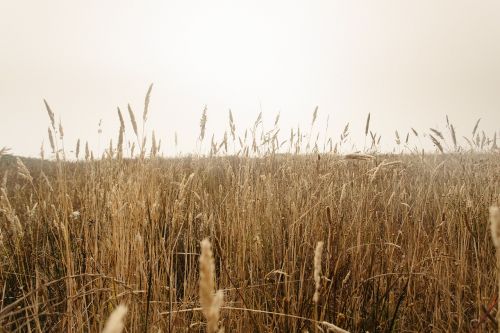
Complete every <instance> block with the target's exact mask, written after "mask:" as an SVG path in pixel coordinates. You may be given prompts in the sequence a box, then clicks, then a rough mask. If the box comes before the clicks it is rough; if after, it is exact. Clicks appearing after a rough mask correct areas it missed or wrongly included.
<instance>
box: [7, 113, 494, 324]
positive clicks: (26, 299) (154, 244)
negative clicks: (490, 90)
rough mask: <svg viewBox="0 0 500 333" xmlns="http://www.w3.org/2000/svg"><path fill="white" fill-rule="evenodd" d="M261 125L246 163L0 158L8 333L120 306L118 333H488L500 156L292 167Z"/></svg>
mask: <svg viewBox="0 0 500 333" xmlns="http://www.w3.org/2000/svg"><path fill="white" fill-rule="evenodd" d="M47 108H48V107H47ZM48 109H49V108H48ZM130 111H131V109H130ZM50 114H51V113H50V112H49V115H50ZM203 114H204V116H203V117H202V121H201V124H200V125H202V126H200V129H201V131H202V132H203V133H202V134H200V145H201V141H202V139H203V137H204V134H205V133H204V131H205V128H204V122H206V110H205V111H204V113H203ZM130 116H131V119H134V116H133V113H132V112H130ZM120 117H121V114H120ZM230 117H231V119H232V116H230ZM316 117H317V115H316V116H315V118H316ZM51 118H52V117H51ZM144 118H146V117H144ZM203 118H205V120H203ZM51 122H52V119H51ZM134 122H135V119H134V120H133V121H132V127H133V131H134V134H135V135H137V136H138V135H139V134H140V133H138V132H137V129H136V128H137V125H135V126H134ZM230 123H231V128H233V127H234V123H233V120H231V121H230ZM256 123H257V125H255V126H254V127H253V130H254V133H252V131H249V132H248V133H249V134H248V140H249V141H246V140H247V137H246V135H245V136H243V135H241V136H239V135H238V134H237V133H235V135H234V136H233V134H232V133H233V132H231V131H230V133H231V135H230V136H229V137H227V136H225V139H224V141H222V142H225V143H226V144H227V141H228V140H230V138H231V137H233V140H234V138H236V139H237V140H241V142H242V144H241V145H239V146H240V147H241V150H240V151H239V152H237V153H235V155H237V156H218V155H220V153H219V154H217V153H215V154H214V156H212V157H202V156H198V157H182V158H173V159H167V158H160V157H155V156H157V152H158V150H159V149H158V147H156V148H155V149H154V151H155V153H154V154H152V157H151V158H148V157H147V156H145V154H144V151H145V149H144V146H141V147H140V148H141V154H140V155H139V156H140V158H134V159H126V158H113V156H117V153H116V152H115V153H114V154H113V152H110V153H109V154H107V155H106V156H107V157H106V158H103V159H94V157H93V156H94V155H93V152H92V151H91V150H90V148H89V147H88V145H87V144H86V145H85V156H86V160H85V161H82V162H75V161H64V159H62V160H56V161H47V160H36V159H31V160H30V159H19V160H16V159H15V158H11V157H10V156H9V155H5V154H6V150H2V151H1V152H2V154H4V155H5V156H2V157H0V175H1V176H2V179H3V181H2V182H1V184H2V186H1V187H2V188H1V196H0V231H1V234H0V251H1V257H0V258H1V259H0V288H1V290H2V302H1V303H0V326H1V327H3V329H4V330H5V331H36V332H45V331H64V332H81V331H90V332H96V331H99V330H100V329H102V328H103V327H104V322H105V321H106V319H107V318H108V317H109V315H110V314H111V312H112V311H113V309H115V308H116V307H117V306H118V305H119V304H124V305H126V306H127V308H128V312H127V315H126V316H125V317H124V319H123V320H124V327H125V331H126V332H141V331H148V332H158V331H161V332H205V331H209V332H214V331H216V330H217V329H218V328H219V327H222V326H223V327H224V328H225V329H226V331H228V332H245V331H253V332H258V331H259V332H272V331H274V332H302V331H306V330H307V331H309V332H313V331H327V330H330V331H337V332H343V330H346V331H351V332H361V331H362V332H365V331H370V332H390V331H393V332H396V331H397V332H399V331H412V332H415V331H418V332H431V331H436V332H440V331H448V332H468V331H473V330H475V331H476V332H487V331H491V330H493V329H495V325H496V324H495V323H494V322H493V321H492V320H491V319H488V318H493V317H495V313H494V311H495V307H494V306H492V307H489V308H487V306H488V305H489V304H492V302H493V304H494V300H495V295H496V294H497V281H496V279H495V265H496V259H495V248H494V244H493V242H492V241H491V232H490V230H489V227H488V225H487V223H486V221H487V220H488V207H490V206H491V205H492V204H493V205H495V204H498V203H497V200H498V198H499V195H500V192H499V184H500V178H499V177H500V176H499V175H500V158H499V155H498V153H496V152H487V151H483V152H477V151H476V152H466V150H465V149H463V148H461V147H458V148H457V149H456V151H457V153H452V154H451V153H446V151H445V147H443V146H442V147H441V149H443V152H444V154H439V155H437V154H422V153H420V152H419V154H410V153H408V154H398V155H395V156H394V155H382V154H379V153H377V152H376V151H366V152H363V153H357V154H352V155H347V156H346V158H344V157H343V156H341V155H338V154H334V153H321V154H319V153H317V154H304V155H302V154H293V155H292V154H283V153H278V151H279V150H278V148H277V146H276V141H278V140H277V139H276V138H277V134H276V133H275V132H273V131H270V133H269V135H267V136H266V135H262V136H259V132H258V131H259V128H260V126H261V125H259V122H256ZM121 124H122V125H121V128H123V127H124V126H123V122H121ZM120 130H121V129H120ZM347 131H348V127H347V126H346V130H345V131H344V133H342V138H341V140H343V141H342V142H340V143H339V145H338V146H337V147H338V149H340V148H341V146H342V143H343V142H344V143H345V140H346V138H347V136H348V132H347ZM297 132H298V133H300V131H297ZM474 132H477V128H476V129H475V130H474ZM365 134H366V129H365ZM122 135H123V133H122ZM415 135H416V136H417V134H416V133H415ZM374 136H375V135H374ZM302 137H303V135H300V136H295V135H292V136H291V139H290V142H288V143H287V144H286V145H283V147H285V149H290V150H292V151H294V152H295V151H300V145H301V144H302V142H301V141H299V140H302ZM313 137H314V136H313ZM259 138H260V139H261V140H262V142H265V143H262V142H261V143H259ZM306 138H307V137H306ZM55 139H56V138H55V137H53V140H55ZM137 139H138V142H141V141H142V142H144V138H139V137H138V138H137ZM435 139H436V138H435ZM124 140H125V139H124ZM266 140H267V141H266ZM152 141H153V140H152ZM154 141H156V140H154ZM436 141H437V142H438V143H440V144H441V143H442V142H443V140H441V141H438V140H437V139H436ZM245 142H247V143H248V142H249V143H248V144H247V145H245ZM278 142H279V141H278ZM233 143H234V142H233ZM56 144H58V143H54V146H56ZM60 144H61V145H62V143H60ZM280 144H281V143H280ZM304 144H305V143H304ZM489 144H490V146H493V145H496V143H495V142H493V141H491V140H490V143H489ZM155 145H156V144H155ZM217 145H220V142H219V143H218V144H217ZM233 146H236V145H233ZM453 146H455V145H454V142H453ZM120 149H121V147H120ZM252 151H258V152H260V155H259V156H255V157H251V154H250V153H251V152H252ZM416 151H420V149H416ZM409 152H411V150H410V151H409ZM0 155H1V154H0ZM54 157H55V156H54ZM495 216H496V215H495ZM493 219H494V216H493V215H492V221H493ZM207 237H208V238H209V239H210V240H211V242H212V247H210V245H209V244H208V245H207V243H206V242H205V241H204V242H202V243H201V246H200V242H201V241H202V240H203V239H205V238H207ZM318 242H323V243H322V244H323V245H322V248H321V249H317V250H316V255H315V248H316V244H317V243H318ZM321 250H322V251H321ZM321 253H322V254H321ZM215 286H218V289H221V290H222V291H223V293H224V306H221V302H220V300H219V299H217V298H218V297H221V296H220V295H222V294H221V293H218V294H216V293H215V290H216V287H215ZM217 295H219V296H217ZM214 299H217V300H214ZM314 300H316V301H317V302H314ZM212 306H216V308H217V312H216V313H215V312H211V311H209V310H207V309H213V308H212ZM483 308H484V309H487V312H488V313H487V315H486V314H485V313H484V311H483ZM122 313H123V311H122ZM123 314H124V313H123ZM215 314H216V315H215ZM120 318H122V316H120ZM339 327H341V328H342V329H340V328H339Z"/></svg>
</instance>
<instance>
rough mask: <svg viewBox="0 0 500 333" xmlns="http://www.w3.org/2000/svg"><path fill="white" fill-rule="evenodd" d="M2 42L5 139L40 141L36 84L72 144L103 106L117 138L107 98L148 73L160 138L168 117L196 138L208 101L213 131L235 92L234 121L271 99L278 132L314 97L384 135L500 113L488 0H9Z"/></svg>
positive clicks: (497, 32)
mask: <svg viewBox="0 0 500 333" xmlns="http://www.w3.org/2000/svg"><path fill="white" fill-rule="evenodd" d="M0 45H1V48H0V112H1V117H0V147H2V146H8V147H10V148H12V150H13V152H14V153H16V154H22V155H37V154H38V151H39V147H40V144H41V142H42V140H44V141H45V142H46V150H48V149H47V142H48V139H47V126H48V124H49V120H48V117H47V114H46V112H45V109H44V105H43V98H46V99H47V100H48V102H49V104H50V105H51V106H52V108H53V110H54V111H55V113H56V116H57V117H58V118H59V117H60V118H61V120H62V123H63V126H64V129H65V134H66V137H65V145H66V148H67V150H70V149H73V147H74V144H75V142H76V139H77V138H81V139H82V140H88V141H89V142H90V143H91V145H92V146H93V147H94V148H97V139H98V134H97V124H98V122H99V120H100V119H102V120H103V134H102V139H101V140H102V141H107V140H108V139H109V138H110V137H113V138H114V139H115V140H116V137H117V128H118V118H117V114H116V107H117V106H120V107H121V108H122V109H126V105H127V103H128V102H130V103H131V104H132V106H133V107H134V109H135V110H136V113H137V115H138V118H140V114H141V113H142V105H143V99H144V95H145V92H146V90H147V87H148V85H149V83H151V82H153V83H154V84H155V86H154V89H153V93H152V99H151V111H150V119H149V125H148V128H149V129H155V130H156V135H157V137H159V138H161V139H162V140H163V142H165V153H167V154H170V153H172V152H173V148H172V146H173V141H174V132H175V131H177V132H178V137H179V145H180V147H181V148H182V150H183V151H184V152H186V151H190V150H193V149H194V147H195V140H196V138H197V136H198V133H199V118H200V115H201V112H202V109H203V106H204V105H207V106H208V124H207V125H208V132H209V136H211V133H212V132H215V133H216V137H217V138H218V139H219V138H220V137H221V136H222V135H223V133H224V130H225V129H226V128H227V117H228V109H229V108H231V109H232V111H233V114H234V117H235V120H236V125H237V127H238V128H240V129H241V128H243V127H245V126H251V124H252V123H253V121H254V120H255V118H256V116H257V114H258V113H259V111H260V109H261V108H262V111H263V113H264V120H265V125H266V126H269V127H270V126H272V122H273V119H274V117H275V115H276V114H277V113H278V112H280V113H281V120H280V127H281V128H283V132H284V134H283V139H284V138H285V137H287V134H285V133H288V131H289V128H290V127H291V126H294V127H296V126H297V125H300V126H301V127H302V128H303V129H304V130H309V126H310V122H311V117H312V112H313V110H314V107H315V106H316V105H318V106H319V115H318V123H319V126H320V127H321V128H322V127H324V126H325V123H326V117H327V116H328V115H330V129H329V132H330V134H331V135H332V136H333V137H334V138H337V137H338V136H339V135H340V131H341V128H343V126H344V125H345V123H346V122H348V121H350V122H351V129H352V131H353V132H354V133H356V134H357V135H358V137H359V136H361V134H362V133H363V129H364V128H363V127H364V122H365V119H366V115H367V114H368V112H371V114H372V126H373V129H374V130H376V131H378V132H379V133H382V134H383V139H382V140H384V141H386V142H388V144H392V143H393V142H394V141H393V140H394V139H393V138H394V130H395V129H398V130H399V132H400V133H402V134H404V133H406V132H407V131H408V130H409V129H410V127H415V128H416V129H417V130H426V129H428V128H429V127H437V128H439V129H441V130H444V125H445V115H446V114H448V115H449V117H450V120H451V121H452V122H453V123H454V124H455V125H456V127H457V130H458V132H459V134H460V136H462V135H470V132H471V130H472V127H473V126H474V122H475V120H476V119H477V118H479V117H481V118H482V119H483V120H482V123H481V128H482V129H484V130H485V131H486V132H487V133H488V134H490V135H492V133H493V132H494V131H498V130H499V128H500V126H499V124H500V1H497V0H480V1H472V0H470V1H464V0H419V1H407V0H398V1H390V0H377V1H373V0H364V1H361V0H358V1H355V0H342V1H341V0H330V1H314V0H308V1H290V0H288V1H272V0H265V1H264V0H262V1H261V0H258V1H236V0H231V1H229V0H228V1H220V0H214V1H206V0H205V1H194V0H182V1H167V0H163V1H160V0H156V1H153V0H141V1H130V0H120V1H118V0H107V1H102V0H101V1H98V0H88V1H68V0H50V1H43V0H32V1H25V0H16V1H7V0H3V1H0ZM126 125H127V126H128V125H129V123H127V124H126ZM127 131H128V133H129V134H130V133H131V130H130V126H128V127H127ZM322 131H323V130H322ZM360 145H362V143H361V144H360Z"/></svg>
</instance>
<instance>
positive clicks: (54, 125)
mask: <svg viewBox="0 0 500 333" xmlns="http://www.w3.org/2000/svg"><path fill="white" fill-rule="evenodd" d="M43 103H44V104H45V108H46V109H47V113H48V114H49V118H50V124H51V125H52V128H53V129H55V128H56V122H55V117H54V112H53V111H52V109H51V108H50V106H49V103H47V101H46V100H45V99H44V100H43Z"/></svg>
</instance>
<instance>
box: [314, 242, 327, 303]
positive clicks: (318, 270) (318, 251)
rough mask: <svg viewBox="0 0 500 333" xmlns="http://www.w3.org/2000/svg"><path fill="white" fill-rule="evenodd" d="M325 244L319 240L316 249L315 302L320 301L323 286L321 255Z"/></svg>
mask: <svg viewBox="0 0 500 333" xmlns="http://www.w3.org/2000/svg"><path fill="white" fill-rule="evenodd" d="M323 244H324V243H323V242H318V244H316V250H315V251H314V283H315V291H314V296H313V302H314V303H318V301H319V289H320V287H321V255H322V254H323Z"/></svg>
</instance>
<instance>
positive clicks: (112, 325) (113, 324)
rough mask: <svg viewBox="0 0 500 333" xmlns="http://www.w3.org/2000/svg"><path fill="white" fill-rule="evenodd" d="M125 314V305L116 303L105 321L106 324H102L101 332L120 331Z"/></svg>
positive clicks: (116, 332)
mask: <svg viewBox="0 0 500 333" xmlns="http://www.w3.org/2000/svg"><path fill="white" fill-rule="evenodd" d="M126 314H127V307H126V306H125V305H122V304H120V305H118V306H117V307H116V309H114V310H113V312H112V313H111V315H110V316H109V318H108V320H107V321H106V325H105V326H104V329H103V330H102V333H121V331H123V328H124V327H125V324H124V323H123V319H124V318H125V315H126Z"/></svg>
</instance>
